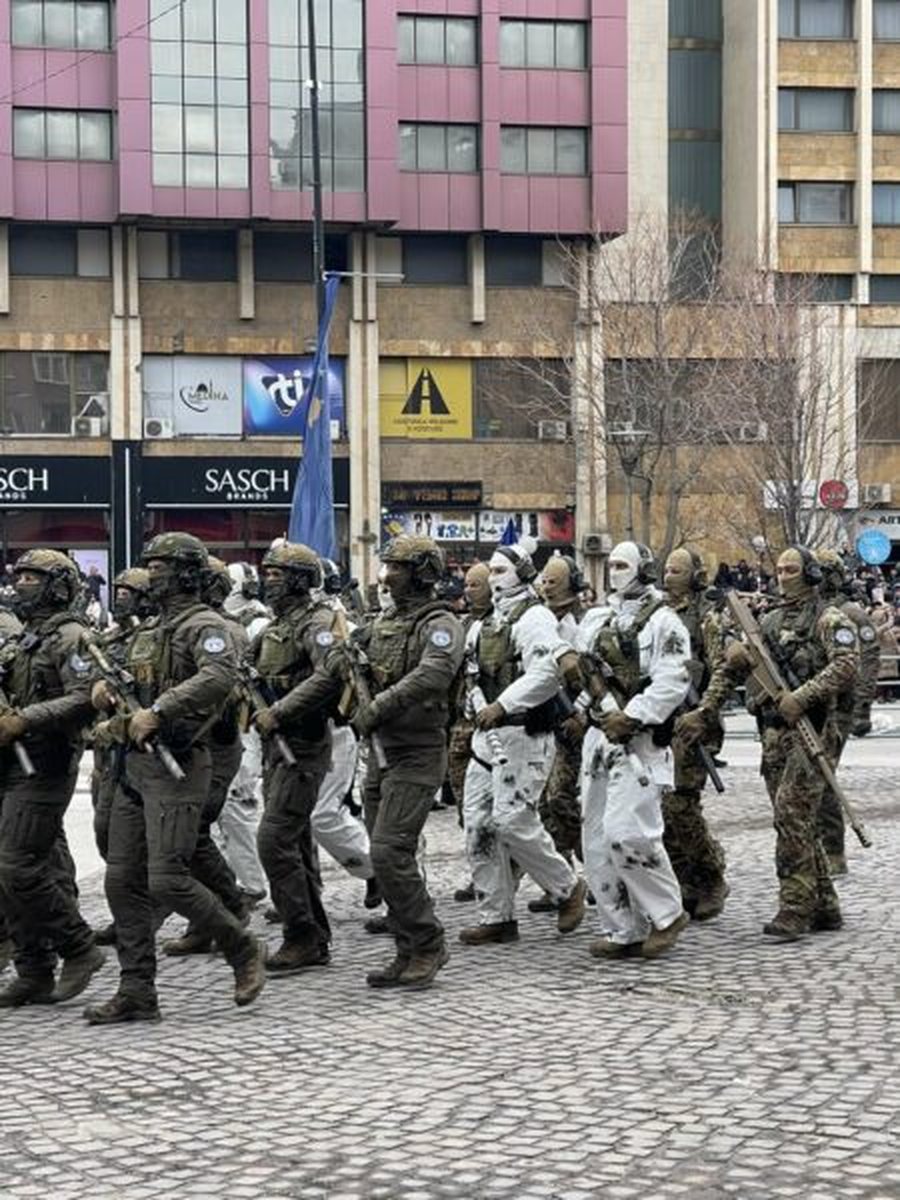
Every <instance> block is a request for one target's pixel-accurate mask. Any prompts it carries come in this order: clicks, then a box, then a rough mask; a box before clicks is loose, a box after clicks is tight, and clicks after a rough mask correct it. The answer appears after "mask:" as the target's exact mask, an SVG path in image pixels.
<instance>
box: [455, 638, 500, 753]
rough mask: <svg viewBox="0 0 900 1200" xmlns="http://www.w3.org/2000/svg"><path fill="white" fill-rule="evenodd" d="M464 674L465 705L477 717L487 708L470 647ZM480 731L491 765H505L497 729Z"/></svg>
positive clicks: (477, 668)
mask: <svg viewBox="0 0 900 1200" xmlns="http://www.w3.org/2000/svg"><path fill="white" fill-rule="evenodd" d="M465 676H466V707H467V708H468V709H469V710H470V711H471V714H472V716H473V717H477V716H478V714H479V713H480V712H481V710H482V709H483V708H487V697H486V696H485V694H484V691H483V690H482V687H481V684H480V683H479V682H478V680H479V678H480V676H481V668H480V667H479V665H478V655H477V654H476V653H475V652H474V650H471V649H470V650H467V651H466V668H465ZM481 732H482V733H483V734H484V736H485V738H486V739H487V744H488V748H489V749H490V752H491V766H493V767H505V766H506V764H507V763H508V762H509V758H508V757H507V754H506V751H505V750H504V749H503V742H502V741H501V740H500V737H499V736H498V734H497V730H496V729H483V730H481Z"/></svg>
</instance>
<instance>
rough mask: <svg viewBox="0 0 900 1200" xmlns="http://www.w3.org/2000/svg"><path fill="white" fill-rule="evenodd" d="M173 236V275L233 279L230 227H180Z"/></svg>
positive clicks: (234, 245)
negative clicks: (225, 228) (222, 228)
mask: <svg viewBox="0 0 900 1200" xmlns="http://www.w3.org/2000/svg"><path fill="white" fill-rule="evenodd" d="M173 239H174V240H173V245H172V276H173V278H176V279H196V280H207V281H213V280H234V279H237V239H236V237H235V234H234V231H233V230H231V229H229V230H221V231H220V230H218V229H216V230H213V229H183V230H180V231H179V232H178V233H177V234H174V235H173Z"/></svg>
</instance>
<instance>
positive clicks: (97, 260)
mask: <svg viewBox="0 0 900 1200" xmlns="http://www.w3.org/2000/svg"><path fill="white" fill-rule="evenodd" d="M77 246H78V274H79V275H80V276H81V277H82V278H83V279H85V278H87V279H107V278H109V230H107V229H79V230H78V241H77Z"/></svg>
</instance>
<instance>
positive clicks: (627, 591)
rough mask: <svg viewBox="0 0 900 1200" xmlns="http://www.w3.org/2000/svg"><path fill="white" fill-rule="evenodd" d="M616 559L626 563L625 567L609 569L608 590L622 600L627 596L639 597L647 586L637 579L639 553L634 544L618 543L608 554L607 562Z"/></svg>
mask: <svg viewBox="0 0 900 1200" xmlns="http://www.w3.org/2000/svg"><path fill="white" fill-rule="evenodd" d="M616 559H621V561H622V562H627V563H628V566H627V567H620V568H618V569H614V568H613V567H612V566H610V569H609V588H610V591H612V592H615V593H616V594H617V595H618V596H621V597H622V599H625V598H626V597H629V596H639V595H640V594H641V593H642V592H643V591H644V589H645V587H646V586H647V585H646V584H644V583H641V582H640V580H639V579H638V571H639V570H640V567H641V552H640V549H639V548H638V545H637V543H636V542H619V544H618V546H614V547H613V548H612V550H611V551H610V553H609V561H610V563H612V562H613V561H614V560H616Z"/></svg>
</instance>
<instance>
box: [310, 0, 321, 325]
mask: <svg viewBox="0 0 900 1200" xmlns="http://www.w3.org/2000/svg"><path fill="white" fill-rule="evenodd" d="M306 24H307V34H308V37H309V117H310V126H311V133H312V170H313V178H312V185H313V186H312V190H313V234H312V259H313V282H314V285H315V289H316V325H317V326H318V324H319V322H321V320H322V313H323V312H324V310H325V281H324V278H323V274H324V269H325V236H324V221H323V217H322V145H321V138H320V136H319V133H320V131H319V64H318V62H317V60H316V3H315V0H306Z"/></svg>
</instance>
